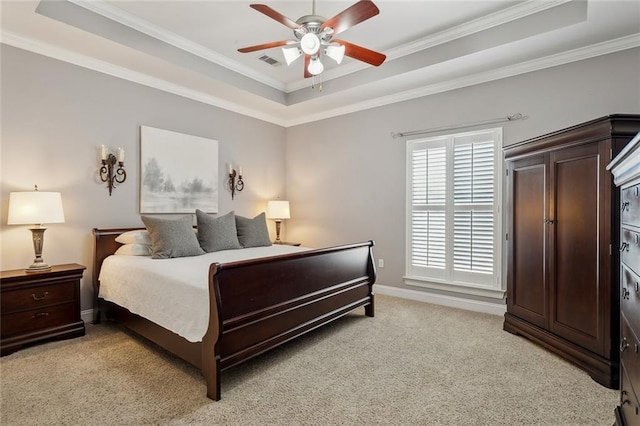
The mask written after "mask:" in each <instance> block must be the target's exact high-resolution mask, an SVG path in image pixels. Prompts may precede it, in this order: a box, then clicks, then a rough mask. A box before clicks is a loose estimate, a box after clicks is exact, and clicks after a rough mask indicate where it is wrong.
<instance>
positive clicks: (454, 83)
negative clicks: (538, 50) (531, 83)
mask: <svg viewBox="0 0 640 426" xmlns="http://www.w3.org/2000/svg"><path fill="white" fill-rule="evenodd" d="M637 47H640V33H635V34H631V35H628V36H625V37H620V38H618V39H614V40H609V41H605V42H601V43H597V44H593V45H591V46H586V47H581V48H577V49H573V50H568V51H566V52H561V53H556V54H553V55H549V56H544V57H541V58H537V59H532V60H530V61H525V62H521V63H518V64H514V65H508V66H505V67H502V68H497V69H494V70H489V71H483V72H478V73H475V74H471V75H468V76H464V77H459V78H454V79H450V80H446V81H443V82H439V83H434V84H429V85H426V86H423V87H421V88H417V89H411V90H407V91H404V92H398V93H394V94H393V95H389V96H380V97H378V98H375V99H372V100H368V101H364V102H359V103H354V104H350V105H348V106H345V107H341V108H335V109H331V110H327V111H323V112H321V113H318V114H311V115H307V116H304V117H299V118H297V119H294V120H289V121H288V122H287V127H289V126H297V125H300V124H305V123H310V122H314V121H319V120H324V119H327V118H331V117H336V116H340V115H345V114H349V113H352V112H357V111H363V110H366V109H371V108H377V107H381V106H385V105H389V104H394V103H398V102H403V101H408V100H411V99H416V98H421V97H424V96H429V95H434V94H437V93H443V92H447V91H450V90H455V89H460V88H463V87H469V86H474V85H476V84H481V83H487V82H490V81H495V80H500V79H503V78H507V77H513V76H516V75H520V74H526V73H529V72H533V71H539V70H542V69H545V68H551V67H556V66H559V65H564V64H568V63H571V62H576V61H581V60H584V59H590V58H594V57H596V56H602V55H607V54H610V53H615V52H619V51H622V50H628V49H633V48H637ZM359 90H362V88H360V89H359Z"/></svg>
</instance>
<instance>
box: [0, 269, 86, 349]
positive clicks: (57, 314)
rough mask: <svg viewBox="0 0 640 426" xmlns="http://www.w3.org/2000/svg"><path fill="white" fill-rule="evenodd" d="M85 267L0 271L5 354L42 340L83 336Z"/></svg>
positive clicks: (0, 345)
mask: <svg viewBox="0 0 640 426" xmlns="http://www.w3.org/2000/svg"><path fill="white" fill-rule="evenodd" d="M84 270H85V267H84V266H82V265H77V264H75V263H72V264H67V265H56V266H53V267H52V268H51V270H50V271H44V272H26V271H25V270H24V269H16V270H12V271H2V272H0V289H1V299H0V305H1V310H0V314H1V317H2V320H1V325H0V328H1V329H2V332H1V337H0V352H1V353H2V356H4V355H8V354H10V353H13V352H15V351H17V350H18V349H21V348H22V347H23V346H25V345H28V344H32V343H36V342H41V341H43V340H47V339H52V338H56V339H69V338H72V337H78V336H83V335H84V333H85V329H84V322H83V321H82V319H81V318H80V279H81V278H82V273H83V272H84Z"/></svg>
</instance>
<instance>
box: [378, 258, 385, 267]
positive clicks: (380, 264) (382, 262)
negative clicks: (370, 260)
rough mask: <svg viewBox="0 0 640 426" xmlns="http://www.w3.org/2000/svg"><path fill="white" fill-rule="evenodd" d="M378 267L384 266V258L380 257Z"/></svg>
mask: <svg viewBox="0 0 640 426" xmlns="http://www.w3.org/2000/svg"><path fill="white" fill-rule="evenodd" d="M378 268H384V259H378Z"/></svg>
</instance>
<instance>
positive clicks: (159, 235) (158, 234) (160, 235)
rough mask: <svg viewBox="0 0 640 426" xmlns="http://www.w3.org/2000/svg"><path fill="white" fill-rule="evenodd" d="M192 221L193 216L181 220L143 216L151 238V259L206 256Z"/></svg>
mask: <svg viewBox="0 0 640 426" xmlns="http://www.w3.org/2000/svg"><path fill="white" fill-rule="evenodd" d="M192 221H193V219H192V218H191V216H184V217H181V218H179V219H161V218H157V217H150V216H142V222H144V226H146V227H147V230H148V231H149V235H150V236H151V257H152V258H153V259H169V258H171V257H186V256H198V255H201V254H204V250H202V248H201V247H200V244H198V238H197V237H196V233H195V232H194V231H193V225H192Z"/></svg>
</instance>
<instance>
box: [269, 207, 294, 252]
mask: <svg viewBox="0 0 640 426" xmlns="http://www.w3.org/2000/svg"><path fill="white" fill-rule="evenodd" d="M267 219H275V221H276V240H275V241H274V242H273V243H274V244H282V240H281V239H280V226H281V224H282V220H283V219H291V212H290V210H289V202H288V201H280V200H277V201H269V202H268V203H267Z"/></svg>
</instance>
